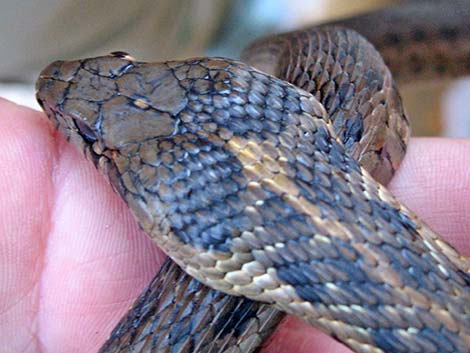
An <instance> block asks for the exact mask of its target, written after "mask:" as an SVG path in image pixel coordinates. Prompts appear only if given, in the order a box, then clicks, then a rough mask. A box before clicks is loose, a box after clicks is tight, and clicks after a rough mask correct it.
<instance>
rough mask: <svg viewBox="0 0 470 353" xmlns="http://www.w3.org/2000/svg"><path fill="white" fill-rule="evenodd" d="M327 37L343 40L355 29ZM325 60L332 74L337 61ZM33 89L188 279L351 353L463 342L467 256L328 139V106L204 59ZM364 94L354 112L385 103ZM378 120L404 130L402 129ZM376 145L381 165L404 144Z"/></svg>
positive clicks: (113, 64)
mask: <svg viewBox="0 0 470 353" xmlns="http://www.w3.org/2000/svg"><path fill="white" fill-rule="evenodd" d="M330 31H331V32H330ZM318 33H319V34H318V35H319V37H321V35H322V32H321V31H319V32H318ZM331 33H334V34H335V35H336V36H338V37H340V38H341V37H343V38H346V42H347V43H349V42H350V39H351V38H355V37H357V36H356V35H355V34H354V33H353V32H348V31H344V30H341V29H340V30H337V29H329V30H328V34H327V35H326V36H327V37H329V36H330V35H331ZM335 35H332V36H333V37H334V36H335ZM357 38H359V41H362V39H360V37H357ZM365 45H366V46H367V44H365ZM352 48H353V49H354V48H355V47H354V46H352ZM339 53H341V51H339ZM339 56H340V55H339ZM346 58H348V57H347V56H346ZM346 63H348V64H349V65H352V66H351V67H353V68H355V67H356V65H354V62H348V61H346ZM338 66H339V68H337V67H338ZM333 68H336V69H337V70H338V71H337V73H338V75H337V76H334V77H333V78H335V77H341V75H340V73H341V65H333ZM333 72H334V71H333ZM322 76H323V77H322ZM343 76H344V75H343ZM320 77H322V78H323V79H324V80H325V81H324V82H323V83H324V84H325V85H327V86H328V84H329V82H336V81H335V80H333V81H331V80H326V77H325V76H324V75H320ZM354 77H355V76H353V78H354ZM368 78H369V79H367V80H364V82H365V83H366V85H365V88H366V89H368V88H374V85H376V86H377V87H379V90H378V91H379V92H381V94H382V96H383V95H384V92H383V91H382V89H381V88H380V87H382V86H383V85H384V82H388V85H387V86H388V87H391V86H390V84H391V79H390V78H389V76H387V74H385V76H380V75H376V76H374V75H372V76H370V77H368ZM90 81H93V83H94V85H95V86H96V83H97V82H99V84H100V85H101V86H100V87H101V89H100V90H99V92H98V91H93V90H90V85H89V83H90ZM320 82H321V81H320ZM353 82H354V81H353ZM352 86H354V84H353V85H352ZM349 87H351V86H349ZM38 88H39V92H38V97H39V99H40V101H41V103H42V104H43V106H44V109H45V110H46V112H47V113H48V115H49V116H50V117H51V119H52V120H53V121H55V122H56V124H58V127H59V129H61V131H62V132H63V133H64V134H65V135H66V136H68V137H69V138H70V139H71V140H72V141H74V142H75V143H76V144H77V145H79V146H80V147H81V149H82V150H83V151H84V152H85V153H86V154H87V155H88V156H89V157H90V158H91V159H93V160H95V161H96V163H97V164H98V165H100V167H101V168H102V169H103V170H104V171H105V173H106V174H107V175H108V176H109V178H110V181H111V182H112V184H113V186H114V187H115V188H116V189H117V190H118V191H119V192H120V193H121V195H122V196H123V197H124V198H125V199H126V201H127V202H128V204H129V205H130V206H131V209H133V211H134V212H135V214H136V216H137V218H138V219H139V221H140V222H141V225H142V226H143V228H144V229H146V230H147V231H148V232H149V233H150V234H152V235H153V236H154V238H155V240H156V241H157V242H158V243H159V244H160V245H162V246H163V248H164V249H165V250H166V251H167V252H168V253H169V254H170V255H172V257H173V258H174V259H175V260H176V261H177V262H179V263H180V264H181V265H183V267H185V268H186V270H187V271H188V272H189V273H190V274H192V275H193V276H195V277H196V278H198V279H200V280H202V281H204V282H205V283H208V284H210V285H211V286H213V287H214V288H218V289H220V290H222V291H224V292H228V293H231V294H237V295H244V296H247V297H250V298H252V299H255V300H262V301H266V302H269V303H272V302H274V303H275V305H276V306H277V307H278V308H279V309H281V310H284V311H286V312H290V313H294V314H296V315H298V316H301V317H304V318H305V319H306V320H308V321H310V322H311V323H312V324H313V325H315V326H318V327H320V328H322V329H323V330H324V331H326V332H329V333H330V334H332V335H334V336H335V337H336V338H338V339H340V340H342V341H343V342H345V343H346V344H348V345H349V346H351V347H352V348H354V349H356V350H358V351H374V349H375V351H397V352H398V351H409V350H410V345H412V346H416V345H417V346H419V347H420V349H421V351H423V352H424V351H432V349H438V350H439V351H462V352H465V351H466V350H468V337H469V332H468V329H467V328H468V327H469V326H468V325H467V324H468V317H469V312H468V310H469V307H470V304H469V293H468V291H469V289H468V280H469V279H468V274H467V273H466V272H465V271H468V262H466V260H464V259H462V258H460V257H459V256H458V254H456V253H455V252H454V251H453V249H451V248H450V247H448V246H447V245H446V244H445V243H444V242H442V241H441V240H440V239H439V238H438V237H437V236H436V235H435V234H433V233H432V232H431V231H430V230H429V229H427V228H426V226H425V225H423V224H421V223H420V222H419V221H418V220H417V219H416V218H415V217H414V215H413V214H412V213H411V212H409V211H408V210H406V208H404V207H403V206H401V205H399V204H398V203H397V202H396V201H395V200H394V199H393V197H392V196H391V195H390V194H389V193H388V192H387V191H386V190H385V189H384V188H383V187H382V186H381V185H380V184H377V183H376V182H375V181H373V180H372V179H371V178H370V177H369V175H368V173H367V172H365V171H364V170H362V169H361V168H360V167H359V166H358V165H357V162H356V161H355V160H354V159H353V158H351V156H350V155H348V154H346V153H345V152H344V145H348V141H351V138H353V139H354V138H356V140H357V141H361V139H360V138H358V137H357V136H355V135H354V134H353V135H352V136H353V137H351V136H347V138H346V140H345V139H344V136H346V134H345V133H343V135H344V136H342V133H341V132H339V133H338V136H341V137H343V142H341V141H340V140H339V139H338V138H337V137H336V133H335V132H334V131H333V127H334V125H335V121H337V120H335V119H334V114H331V119H332V122H331V124H330V122H329V121H330V120H329V118H328V117H327V116H326V112H325V111H324V109H323V107H322V105H320V104H319V103H318V102H317V101H316V100H315V99H314V98H313V97H312V96H310V95H309V94H308V93H306V92H304V91H302V90H300V89H297V88H295V87H293V86H290V85H289V84H287V83H284V82H282V81H279V80H277V79H275V78H273V77H271V76H267V75H265V74H262V73H260V72H257V71H256V70H253V69H251V68H249V67H246V66H245V65H243V64H240V63H237V62H232V61H229V60H219V59H202V58H201V59H194V60H189V61H185V62H170V63H166V64H145V63H138V62H131V61H128V60H127V59H122V58H116V57H114V58H113V57H103V58H96V59H89V60H83V61H77V62H72V63H56V64H54V65H52V66H51V67H49V68H48V69H46V70H45V71H44V72H43V74H42V79H41V80H40V82H39V83H38ZM148 89H150V90H148ZM139 90H141V91H140V92H139ZM340 92H342V94H343V97H341V96H340V98H341V99H342V100H343V101H341V100H338V99H336V100H335V99H333V98H331V97H329V96H328V94H324V95H323V96H324V100H327V99H328V100H330V103H329V104H330V105H332V106H334V107H336V110H337V111H338V112H339V113H342V114H343V115H344V110H345V109H344V107H347V109H349V108H350V107H348V104H346V103H347V102H346V101H345V98H348V97H349V95H348V88H347V85H346V88H344V89H343V91H340ZM390 92H392V97H394V96H395V93H393V92H394V89H393V87H392V89H391V91H390ZM169 93H171V95H170V94H169ZM364 94H366V93H364ZM382 98H383V97H382ZM393 99H395V100H397V98H396V97H394V98H393ZM393 99H392V100H393ZM398 100H399V99H398ZM365 101H370V99H365ZM209 103H210V104H209ZM340 103H344V104H340ZM378 103H379V104H378V106H379V107H380V106H382V108H378V109H377V110H375V105H372V104H371V105H370V106H369V107H368V108H363V109H364V110H365V111H368V110H370V111H372V112H375V114H378V113H377V112H382V113H384V112H386V104H385V103H384V102H383V100H382V99H378ZM211 104H213V105H212V108H210V106H211ZM217 104H219V105H220V106H217ZM224 104H225V105H226V106H225V107H224ZM335 104H336V105H335ZM327 105H328V104H327ZM222 108H227V109H226V110H223V109H222ZM400 109H401V108H399V109H398V110H400ZM208 110H209V111H208ZM210 110H212V111H210ZM339 116H340V117H341V114H339ZM387 116H388V114H387ZM343 119H344V117H343ZM260 122H262V123H260ZM405 125H406V123H405ZM142 126H146V129H142ZM351 126H352V128H350V129H349V130H350V131H358V130H360V129H358V128H357V126H358V123H354V122H353V123H351ZM385 126H386V127H387V128H390V127H398V128H397V129H392V131H393V133H392V136H395V137H398V140H403V139H406V135H407V133H406V129H404V128H403V125H400V124H398V125H393V124H385ZM124 127H125V128H126V129H124ZM380 133H382V134H383V132H380ZM348 139H349V140H348ZM85 146H88V147H85ZM383 146H385V145H384V144H383V143H382V145H381V147H380V148H379V149H378V150H376V151H381V150H384V148H383ZM385 150H388V148H385ZM390 151H394V152H393V153H391V152H389V153H387V154H386V158H388V159H389V160H390V161H391V160H392V159H391V156H394V155H395V151H397V153H396V154H397V155H400V154H402V153H403V151H404V149H403V148H401V149H400V148H398V149H390ZM379 154H380V153H375V154H374V155H379ZM373 159H374V158H369V159H368V160H373ZM389 165H390V166H393V163H390V164H389ZM202 170H204V173H202V172H201V171H202ZM383 177H384V178H385V179H384V180H386V178H387V177H389V176H387V175H384V176H383ZM170 186H171V188H170ZM200 190H204V191H205V192H201V191H200ZM189 196H190V197H189ZM149 205H151V207H149ZM209 210H210V212H209ZM304 270H305V271H304ZM348 293H349V295H348ZM350 293H354V295H351V294H350ZM456 293H458V294H459V296H457V294H456ZM460 294H461V295H460ZM411 313H413V314H411ZM374 347H376V348H374ZM436 347H437V348H436Z"/></svg>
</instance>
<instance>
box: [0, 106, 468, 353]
mask: <svg viewBox="0 0 470 353" xmlns="http://www.w3.org/2000/svg"><path fill="white" fill-rule="evenodd" d="M0 126H1V128H0V146H2V153H1V154H0V158H2V162H1V164H0V165H1V167H0V195H2V196H1V197H0V268H1V270H0V293H1V295H0V347H1V348H0V352H8V353H10V352H51V353H55V352H61V353H72V352H94V351H97V350H98V349H99V347H100V345H101V344H102V343H103V342H104V340H105V339H106V337H107V336H108V335H109V333H110V331H111V329H112V328H113V326H114V325H115V324H116V323H117V322H118V320H119V319H120V317H121V316H122V315H124V313H125V312H126V310H127V309H128V308H129V307H130V305H131V304H132V302H133V300H134V299H135V298H136V297H137V296H138V295H139V294H140V292H141V290H142V289H143V288H144V286H145V285H146V284H147V283H148V282H149V281H150V279H151V278H152V277H153V276H154V275H155V273H156V271H157V268H158V267H159V265H160V263H161V261H162V259H163V255H162V253H161V252H160V251H159V250H158V249H157V248H156V246H155V245H154V244H153V243H152V242H151V241H150V240H149V239H148V238H147V237H146V236H145V235H144V234H143V233H142V232H141V231H140V230H139V229H138V226H137V224H136V222H135V221H134V219H133V218H132V216H131V214H130V212H129V211H128V210H127V209H126V207H125V205H124V203H123V202H122V200H120V198H119V196H118V195H116V194H115V193H114V192H112V190H111V188H110V186H109V185H108V184H107V182H106V181H105V180H104V178H103V177H101V176H100V175H99V173H98V172H97V171H96V170H95V169H94V167H93V166H92V164H91V163H89V162H87V161H85V160H84V158H83V157H82V156H81V155H80V154H79V153H78V152H77V151H75V149H74V148H73V147H72V146H70V145H69V144H68V143H67V142H66V141H65V140H64V139H63V138H62V137H61V136H59V135H58V134H57V133H56V132H54V130H53V128H52V127H51V126H50V124H49V123H48V121H47V119H46V118H45V117H44V115H43V114H42V113H39V112H35V111H33V110H31V109H27V108H24V107H19V106H16V105H14V104H12V103H10V102H7V101H4V100H2V101H0ZM468 165H470V140H468V139H460V140H450V139H416V140H413V141H412V143H411V145H410V149H409V152H408V154H407V157H406V159H405V161H404V163H403V165H402V167H401V168H400V170H399V173H398V175H397V176H396V177H395V178H394V180H393V182H392V185H391V189H392V191H393V192H394V193H395V195H396V196H397V197H398V198H399V199H400V200H402V201H403V202H404V203H405V204H406V205H408V206H409V208H411V209H412V210H414V211H415V212H416V213H417V214H418V215H420V216H421V217H422V218H423V219H424V220H425V221H426V222H427V223H428V224H429V225H430V226H431V227H432V228H433V229H434V230H435V231H437V232H438V233H439V234H441V235H442V236H443V237H445V238H446V239H447V240H448V241H449V242H450V243H451V244H453V245H454V246H455V247H457V249H458V250H459V251H460V252H461V253H463V254H467V255H469V254H470V219H469V218H468V214H469V212H470V169H468V168H467V167H466V166H468ZM281 325H282V326H281V327H280V329H279V330H278V332H277V333H276V335H275V336H273V337H272V338H271V339H270V340H269V342H268V345H267V347H266V348H265V350H264V352H270V353H274V352H286V351H294V352H300V353H306V352H309V353H315V352H324V351H328V352H347V351H348V350H347V349H346V348H345V347H344V346H342V345H340V344H339V343H337V342H334V341H333V340H332V339H330V338H328V337H326V336H325V335H323V334H321V333H319V332H318V331H316V330H314V329H312V328H311V327H310V326H308V325H307V324H304V323H302V322H300V321H299V320H297V319H295V318H289V319H287V320H285V321H284V322H283V323H282V324H281Z"/></svg>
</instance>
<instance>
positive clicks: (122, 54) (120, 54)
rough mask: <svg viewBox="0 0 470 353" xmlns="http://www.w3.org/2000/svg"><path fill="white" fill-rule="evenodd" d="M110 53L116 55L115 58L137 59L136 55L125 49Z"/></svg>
mask: <svg viewBox="0 0 470 353" xmlns="http://www.w3.org/2000/svg"><path fill="white" fill-rule="evenodd" d="M109 55H110V56H114V57H115V58H119V59H126V60H130V61H135V59H134V57H133V56H131V55H130V54H129V53H126V52H125V51H113V52H111V53H109Z"/></svg>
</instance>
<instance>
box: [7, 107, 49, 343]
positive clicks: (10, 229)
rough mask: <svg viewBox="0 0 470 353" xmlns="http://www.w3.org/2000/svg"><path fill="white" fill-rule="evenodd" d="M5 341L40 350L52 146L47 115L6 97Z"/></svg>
mask: <svg viewBox="0 0 470 353" xmlns="http://www.w3.org/2000/svg"><path fill="white" fill-rule="evenodd" d="M0 124H1V128H0V146H2V153H0V194H1V197H0V268H1V271H0V290H1V295H0V342H1V346H2V347H3V348H2V349H3V350H4V351H5V352H20V351H26V349H25V347H28V350H30V351H34V350H36V349H37V348H38V347H37V341H36V340H35V337H34V335H35V333H36V332H37V330H38V317H37V312H38V310H39V307H40V300H39V297H40V293H41V274H42V270H43V268H44V261H45V259H44V249H45V247H46V243H47V228H48V225H49V224H48V220H49V211H50V200H49V199H48V198H47V197H43V195H45V194H47V190H49V188H50V185H51V182H50V174H49V172H50V170H51V161H52V157H51V155H52V150H51V148H50V146H51V141H52V140H51V136H50V131H49V130H48V129H47V126H46V124H45V121H44V119H42V114H40V113H39V112H36V111H33V110H31V109H27V108H24V107H21V106H18V105H16V104H13V103H11V102H8V101H6V100H3V99H0Z"/></svg>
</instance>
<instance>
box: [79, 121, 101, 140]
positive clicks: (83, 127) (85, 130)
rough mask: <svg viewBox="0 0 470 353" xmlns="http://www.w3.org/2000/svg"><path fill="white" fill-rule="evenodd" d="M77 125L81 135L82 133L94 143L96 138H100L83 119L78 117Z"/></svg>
mask: <svg viewBox="0 0 470 353" xmlns="http://www.w3.org/2000/svg"><path fill="white" fill-rule="evenodd" d="M75 126H76V127H77V129H78V132H79V133H80V135H81V136H82V137H83V138H84V139H85V140H86V141H87V142H90V143H93V142H95V141H96V140H98V138H97V137H96V135H95V133H94V132H93V130H92V129H91V128H90V127H89V126H88V125H87V124H86V123H84V122H83V121H82V120H78V119H76V120H75Z"/></svg>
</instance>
